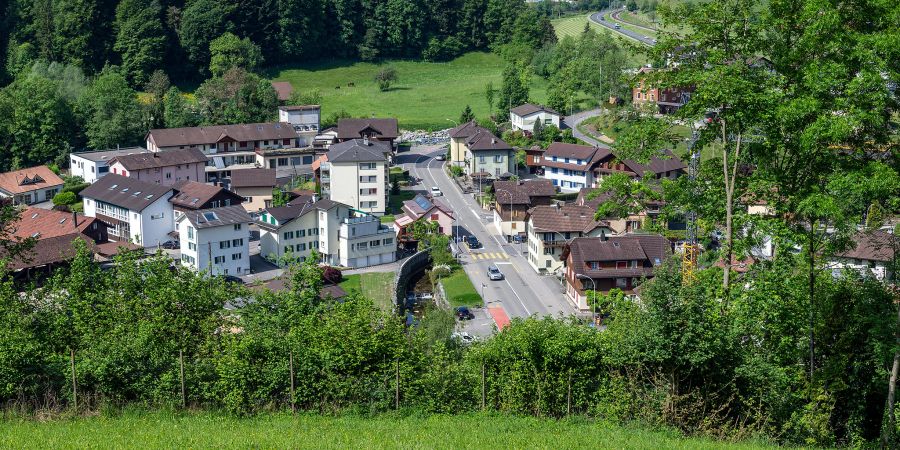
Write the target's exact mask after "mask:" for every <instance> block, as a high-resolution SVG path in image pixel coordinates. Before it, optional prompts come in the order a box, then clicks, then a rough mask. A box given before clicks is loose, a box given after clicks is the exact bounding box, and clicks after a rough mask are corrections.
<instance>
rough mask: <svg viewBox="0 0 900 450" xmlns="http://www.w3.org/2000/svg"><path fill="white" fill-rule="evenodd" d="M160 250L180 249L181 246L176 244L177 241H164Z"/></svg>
mask: <svg viewBox="0 0 900 450" xmlns="http://www.w3.org/2000/svg"><path fill="white" fill-rule="evenodd" d="M162 248H164V249H166V250H175V249H178V248H181V245H180V244H179V243H178V241H166V242H163V244H162Z"/></svg>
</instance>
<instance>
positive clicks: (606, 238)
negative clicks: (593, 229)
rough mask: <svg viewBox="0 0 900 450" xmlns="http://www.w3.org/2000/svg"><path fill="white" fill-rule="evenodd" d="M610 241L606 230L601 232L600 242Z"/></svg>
mask: <svg viewBox="0 0 900 450" xmlns="http://www.w3.org/2000/svg"><path fill="white" fill-rule="evenodd" d="M608 240H609V238H608V237H606V230H600V241H601V242H606V241H608Z"/></svg>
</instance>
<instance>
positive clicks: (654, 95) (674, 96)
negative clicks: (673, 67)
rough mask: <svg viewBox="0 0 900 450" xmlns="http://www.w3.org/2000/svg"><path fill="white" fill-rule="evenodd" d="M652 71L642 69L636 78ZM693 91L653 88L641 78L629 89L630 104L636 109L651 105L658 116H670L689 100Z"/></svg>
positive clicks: (676, 88)
mask: <svg viewBox="0 0 900 450" xmlns="http://www.w3.org/2000/svg"><path fill="white" fill-rule="evenodd" d="M652 71H653V69H649V68H646V67H644V68H642V69H641V70H639V71H638V76H640V74H647V73H650V72H652ZM693 91H694V90H693V89H690V88H678V87H666V88H663V87H659V86H653V85H651V84H650V83H649V82H648V81H647V80H646V78H645V77H641V78H640V81H639V82H638V84H637V85H636V86H635V87H633V88H632V89H631V103H632V104H633V105H634V106H637V107H640V106H643V105H652V107H653V108H654V109H656V110H657V111H659V113H660V114H672V113H674V112H676V111H678V109H679V108H681V107H682V106H684V105H685V104H686V103H687V102H688V101H689V100H690V99H691V94H692V93H693Z"/></svg>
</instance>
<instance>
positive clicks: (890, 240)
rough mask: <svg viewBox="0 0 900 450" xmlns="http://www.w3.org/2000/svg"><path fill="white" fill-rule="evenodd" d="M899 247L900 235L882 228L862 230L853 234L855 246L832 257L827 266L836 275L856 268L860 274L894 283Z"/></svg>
mask: <svg viewBox="0 0 900 450" xmlns="http://www.w3.org/2000/svg"><path fill="white" fill-rule="evenodd" d="M898 247H900V237H897V236H894V235H893V234H890V233H887V232H885V231H881V230H873V231H861V232H859V233H857V234H856V235H854V236H853V248H852V249H851V250H848V251H846V252H843V253H841V254H839V255H836V256H834V257H832V258H831V259H830V260H829V261H828V266H827V267H828V268H830V269H831V270H832V273H833V274H834V275H835V276H840V274H841V272H843V271H844V270H854V271H857V272H859V274H860V276H863V277H874V278H875V279H876V280H878V281H883V282H887V283H893V282H895V281H896V278H895V275H896V274H895V273H893V272H892V271H891V267H892V263H893V261H894V257H895V252H896V249H897V248H898Z"/></svg>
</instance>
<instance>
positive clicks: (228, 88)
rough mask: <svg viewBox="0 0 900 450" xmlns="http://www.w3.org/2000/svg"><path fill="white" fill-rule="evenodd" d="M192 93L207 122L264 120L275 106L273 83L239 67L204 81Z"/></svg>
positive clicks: (276, 103)
mask: <svg viewBox="0 0 900 450" xmlns="http://www.w3.org/2000/svg"><path fill="white" fill-rule="evenodd" d="M194 95H195V97H196V98H197V105H198V107H199V111H200V116H201V117H202V120H203V122H204V123H207V124H220V123H257V122H267V121H270V120H272V119H273V117H274V115H275V111H276V110H277V108H278V96H277V94H276V93H275V88H273V87H272V83H270V82H268V81H267V80H265V79H263V78H260V77H259V76H257V75H255V74H252V73H249V72H246V71H245V70H243V69H240V68H232V69H230V70H228V71H227V72H225V73H224V74H223V75H222V76H221V77H213V78H210V79H208V80H206V81H204V82H203V84H201V85H200V87H199V88H197V91H196V92H195V94H194Z"/></svg>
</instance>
